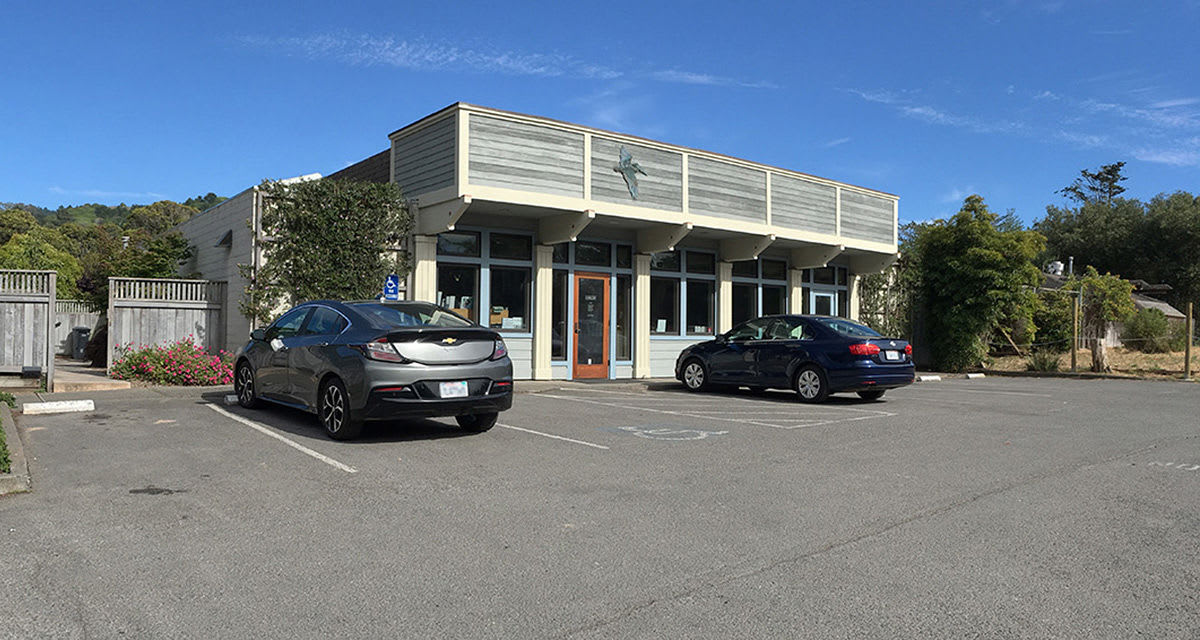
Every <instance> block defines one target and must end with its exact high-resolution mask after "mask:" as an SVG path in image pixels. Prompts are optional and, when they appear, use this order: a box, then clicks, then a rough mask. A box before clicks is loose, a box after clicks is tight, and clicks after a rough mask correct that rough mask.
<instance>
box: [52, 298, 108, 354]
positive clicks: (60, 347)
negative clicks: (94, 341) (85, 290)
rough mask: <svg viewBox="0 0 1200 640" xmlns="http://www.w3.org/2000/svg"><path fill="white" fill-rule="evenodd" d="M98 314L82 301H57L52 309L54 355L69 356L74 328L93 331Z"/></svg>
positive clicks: (98, 318)
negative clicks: (84, 328)
mask: <svg viewBox="0 0 1200 640" xmlns="http://www.w3.org/2000/svg"><path fill="white" fill-rule="evenodd" d="M99 320H100V314H98V313H96V312H95V311H92V310H91V309H89V308H88V306H87V303H85V302H84V301H82V300H59V301H58V303H57V304H56V305H55V309H54V342H53V343H52V344H53V345H54V353H57V354H61V355H65V356H70V355H72V353H71V346H72V345H71V332H72V331H74V330H75V327H87V328H88V329H95V328H96V322H98V321H99Z"/></svg>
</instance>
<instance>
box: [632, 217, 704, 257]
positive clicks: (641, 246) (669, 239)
mask: <svg viewBox="0 0 1200 640" xmlns="http://www.w3.org/2000/svg"><path fill="white" fill-rule="evenodd" d="M691 232H692V223H690V222H685V223H683V224H680V225H672V226H668V225H660V226H657V227H654V228H651V229H638V232H637V248H636V251H637V252H638V253H644V254H651V253H659V252H660V251H674V250H675V245H677V244H679V241H680V240H683V239H684V237H685V236H687V234H689V233H691Z"/></svg>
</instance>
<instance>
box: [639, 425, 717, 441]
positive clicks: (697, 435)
mask: <svg viewBox="0 0 1200 640" xmlns="http://www.w3.org/2000/svg"><path fill="white" fill-rule="evenodd" d="M617 429H620V430H621V431H625V432H628V433H632V434H633V435H635V436H637V437H639V438H648V439H650V440H704V439H705V438H708V437H709V436H723V435H725V434H727V433H729V432H728V431H704V430H703V429H680V428H677V427H617Z"/></svg>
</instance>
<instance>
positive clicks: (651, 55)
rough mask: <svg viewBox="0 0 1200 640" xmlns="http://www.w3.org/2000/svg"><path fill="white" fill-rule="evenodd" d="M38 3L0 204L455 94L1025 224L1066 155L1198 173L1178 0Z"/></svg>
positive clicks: (159, 189)
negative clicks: (1013, 217)
mask: <svg viewBox="0 0 1200 640" xmlns="http://www.w3.org/2000/svg"><path fill="white" fill-rule="evenodd" d="M197 6H198V7H200V8H191V7H190V5H189V3H117V2H114V3H93V2H79V3H61V2H53V1H48V2H20V3H16V2H10V3H5V6H4V8H3V10H2V11H0V14H2V15H3V17H4V20H3V23H4V25H5V27H6V28H5V29H4V37H3V38H0V59H3V60H4V63H3V66H2V67H0V82H2V86H3V89H4V91H3V98H0V201H6V202H14V201H16V202H29V203H33V204H37V205H42V206H57V205H59V204H80V203H84V202H102V203H107V204H115V203H118V202H128V203H133V202H149V201H153V200H157V199H163V198H168V199H173V200H183V199H185V198H187V197H189V196H194V195H198V194H203V193H206V192H208V191H214V192H216V193H218V194H221V195H232V194H234V193H236V192H238V191H241V190H242V189H244V188H246V187H248V186H250V185H252V184H255V183H257V182H259V181H260V180H262V179H263V178H284V177H290V176H294V175H299V174H304V173H311V172H320V173H323V174H328V173H331V172H333V171H336V170H337V169H340V168H342V167H343V166H345V165H347V164H349V163H351V162H354V161H357V160H359V159H362V158H364V157H366V156H368V155H370V154H372V153H375V152H377V151H380V150H382V149H384V148H385V147H386V146H387V137H386V136H387V134H388V133H389V132H391V131H394V130H395V129H398V128H400V127H402V126H404V125H405V124H408V123H409V122H412V121H414V120H416V119H419V118H421V117H423V116H425V115H427V114H429V113H432V112H434V111H436V110H438V109H440V108H442V107H444V106H446V105H448V104H451V103H453V102H456V101H465V102H471V103H475V104H481V105H485V106H491V107H496V108H501V109H507V110H513V111H519V112H523V113H531V114H536V115H542V116H547V117H552V118H557V119H561V120H567V121H570V122H576V123H580V124H584V125H590V126H595V127H599V128H603V129H609V130H615V131H620V132H624V133H630V134H634V135H639V136H645V137H650V138H654V139H659V140H663V141H667V142H671V143H676V144H681V145H685V146H690V147H698V148H702V149H707V150H711V151H716V152H720V153H725V154H729V155H734V156H738V157H742V158H746V159H749V160H754V161H758V162H764V163H767V164H773V165H778V166H781V167H786V168H789V169H795V170H798V171H803V172H806V173H810V174H815V175H819V176H824V177H827V178H832V179H835V180H841V181H845V182H850V183H853V184H860V185H863V186H868V187H872V188H876V189H880V190H883V191H887V192H891V193H895V194H898V195H899V196H900V197H901V200H900V214H901V218H902V220H906V221H907V220H925V219H930V218H936V217H942V216H945V215H948V214H950V213H953V212H954V211H956V210H957V208H958V206H959V204H961V200H962V198H963V197H964V196H966V195H968V194H970V193H979V194H981V195H983V196H984V198H985V199H986V200H987V202H988V203H989V204H990V205H991V206H992V208H993V210H996V211H1000V212H1002V211H1004V210H1006V209H1009V208H1012V209H1014V210H1015V211H1016V212H1017V214H1018V215H1020V216H1021V217H1022V218H1023V219H1024V220H1026V221H1027V222H1028V221H1032V220H1034V219H1037V218H1038V217H1040V216H1042V215H1043V214H1044V210H1045V206H1046V205H1047V204H1060V203H1062V202H1063V200H1062V198H1061V196H1058V195H1056V194H1055V193H1054V191H1055V190H1056V189H1058V188H1061V187H1062V186H1064V185H1067V184H1069V183H1070V182H1071V181H1072V180H1073V179H1074V178H1075V177H1076V176H1077V175H1079V170H1080V169H1083V168H1095V167H1098V166H1100V165H1102V164H1107V163H1111V162H1116V161H1118V160H1124V161H1126V162H1127V163H1128V164H1127V166H1126V171H1125V173H1126V175H1127V176H1128V177H1129V180H1128V182H1126V183H1125V185H1126V186H1127V187H1128V189H1129V191H1128V195H1130V196H1133V197H1138V198H1143V199H1147V198H1150V197H1152V196H1153V195H1155V194H1157V193H1160V192H1170V191H1175V190H1180V189H1183V190H1188V191H1191V192H1193V193H1198V192H1200V184H1198V180H1197V176H1198V175H1200V72H1198V70H1200V40H1198V39H1197V34H1198V33H1200V0H1192V1H1187V2H1150V3H1133V2H1103V1H1096V2H1070V1H1042V2H1018V1H1005V2H963V3H935V2H922V3H891V2H879V3H855V2H812V3H801V2H789V3H728V2H720V3H704V2H687V3H640V4H639V3H613V2H591V3H586V4H585V3H578V4H576V3H555V2H545V3H503V2H483V3H457V2H450V1H445V2H439V3H405V2H388V3H365V4H359V3H351V2H343V3H329V2H319V3H318V2H294V3H287V4H286V5H285V4H280V5H277V6H270V5H268V3H246V2H237V3H228V4H226V3H221V2H206V3H202V4H200V5H197Z"/></svg>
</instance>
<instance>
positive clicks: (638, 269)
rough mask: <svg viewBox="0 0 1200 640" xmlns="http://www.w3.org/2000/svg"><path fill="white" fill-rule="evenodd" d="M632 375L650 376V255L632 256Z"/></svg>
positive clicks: (638, 376) (639, 376) (638, 254)
mask: <svg viewBox="0 0 1200 640" xmlns="http://www.w3.org/2000/svg"><path fill="white" fill-rule="evenodd" d="M633 377H634V378H649V377H650V256H649V255H647V254H645V253H637V254H634V256H633Z"/></svg>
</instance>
